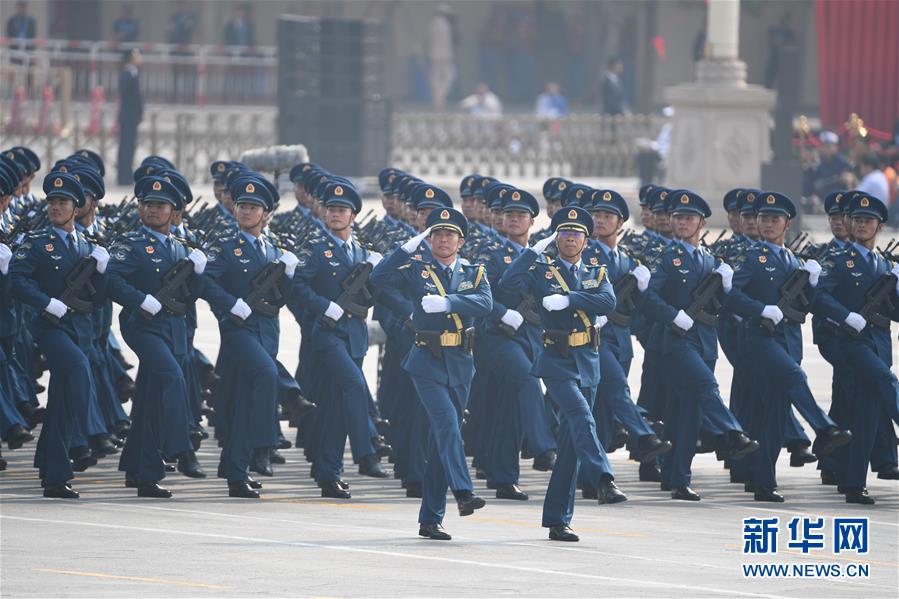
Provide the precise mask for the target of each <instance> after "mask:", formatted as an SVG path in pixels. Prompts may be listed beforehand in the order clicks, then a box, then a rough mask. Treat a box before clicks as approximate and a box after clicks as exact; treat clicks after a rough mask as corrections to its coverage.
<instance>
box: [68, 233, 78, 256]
mask: <svg viewBox="0 0 899 599" xmlns="http://www.w3.org/2000/svg"><path fill="white" fill-rule="evenodd" d="M67 237H68V238H69V251H70V252H72V254H73V255H75V256H77V255H78V244H77V243H76V242H75V234H74V233H69V234H68V235H67Z"/></svg>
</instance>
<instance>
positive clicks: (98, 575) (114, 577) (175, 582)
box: [34, 568, 231, 590]
mask: <svg viewBox="0 0 899 599" xmlns="http://www.w3.org/2000/svg"><path fill="white" fill-rule="evenodd" d="M34 571H35V572H47V573H49V574H66V575H68V576H86V577H89V578H106V579H109V580H133V581H135V582H146V583H150V584H167V585H172V586H179V587H190V588H193V589H212V590H223V589H230V588H231V587H226V586H222V585H218V584H203V583H200V582H185V581H182V580H168V579H165V578H147V577H144V576H119V575H117V574H102V573H100V572H78V571H76V570H55V569H53V568H35V569H34Z"/></svg>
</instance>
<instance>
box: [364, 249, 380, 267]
mask: <svg viewBox="0 0 899 599" xmlns="http://www.w3.org/2000/svg"><path fill="white" fill-rule="evenodd" d="M383 259H384V256H382V255H381V254H379V253H378V252H371V253H370V254H369V255H368V258H366V259H365V261H366V262H368V263H369V264H371V265H372V266H377V265H378V264H380V263H381V260H383Z"/></svg>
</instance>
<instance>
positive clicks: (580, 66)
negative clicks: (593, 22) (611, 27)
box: [566, 20, 588, 105]
mask: <svg viewBox="0 0 899 599" xmlns="http://www.w3.org/2000/svg"><path fill="white" fill-rule="evenodd" d="M566 42H567V43H568V84H567V85H566V89H567V90H569V95H570V97H571V101H572V102H573V103H574V104H575V105H580V103H581V102H583V101H584V82H585V81H587V79H588V78H587V59H586V55H587V29H586V27H584V25H583V23H581V22H580V21H577V20H575V21H574V22H573V23H571V25H570V27H569V32H568V35H567V36H566Z"/></svg>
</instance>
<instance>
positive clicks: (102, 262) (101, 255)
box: [91, 245, 109, 275]
mask: <svg viewBox="0 0 899 599" xmlns="http://www.w3.org/2000/svg"><path fill="white" fill-rule="evenodd" d="M91 258H93V259H94V260H96V261H97V272H98V273H100V274H101V275H102V274H103V273H104V272H106V265H107V264H109V252H107V251H106V248H104V247H100V246H99V245H95V246H94V249H93V250H91Z"/></svg>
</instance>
